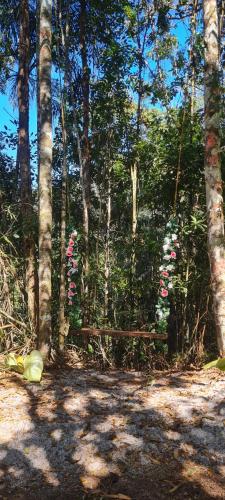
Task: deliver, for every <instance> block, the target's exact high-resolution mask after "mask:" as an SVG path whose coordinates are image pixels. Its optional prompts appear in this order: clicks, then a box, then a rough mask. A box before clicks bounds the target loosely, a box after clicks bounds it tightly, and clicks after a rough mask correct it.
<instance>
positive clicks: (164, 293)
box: [161, 288, 168, 297]
mask: <svg viewBox="0 0 225 500" xmlns="http://www.w3.org/2000/svg"><path fill="white" fill-rule="evenodd" d="M167 295H168V290H166V289H165V288H162V290H161V296H162V297H167Z"/></svg>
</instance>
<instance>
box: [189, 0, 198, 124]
mask: <svg viewBox="0 0 225 500" xmlns="http://www.w3.org/2000/svg"><path fill="white" fill-rule="evenodd" d="M197 9H198V0H193V5H192V14H191V52H190V62H191V119H192V120H193V117H194V112H195V101H196V57H195V44H196V27H197Z"/></svg>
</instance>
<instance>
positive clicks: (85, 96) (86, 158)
mask: <svg viewBox="0 0 225 500" xmlns="http://www.w3.org/2000/svg"><path fill="white" fill-rule="evenodd" d="M86 28H87V2H86V0H80V50H81V63H82V101H83V135H82V141H81V150H82V164H81V185H82V198H83V236H84V259H83V274H84V290H83V294H84V317H83V321H84V325H85V324H86V323H87V321H88V274H89V206H90V142H89V108H90V106H89V68H88V57H87V43H86V31H87V30H86Z"/></svg>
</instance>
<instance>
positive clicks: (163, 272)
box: [161, 271, 169, 278]
mask: <svg viewBox="0 0 225 500" xmlns="http://www.w3.org/2000/svg"><path fill="white" fill-rule="evenodd" d="M161 275H162V276H164V278H168V276H169V273H168V272H167V271H162V272H161Z"/></svg>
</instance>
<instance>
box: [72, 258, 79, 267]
mask: <svg viewBox="0 0 225 500" xmlns="http://www.w3.org/2000/svg"><path fill="white" fill-rule="evenodd" d="M72 264H73V268H74V269H76V268H77V267H78V262H77V260H73V262H72Z"/></svg>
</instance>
